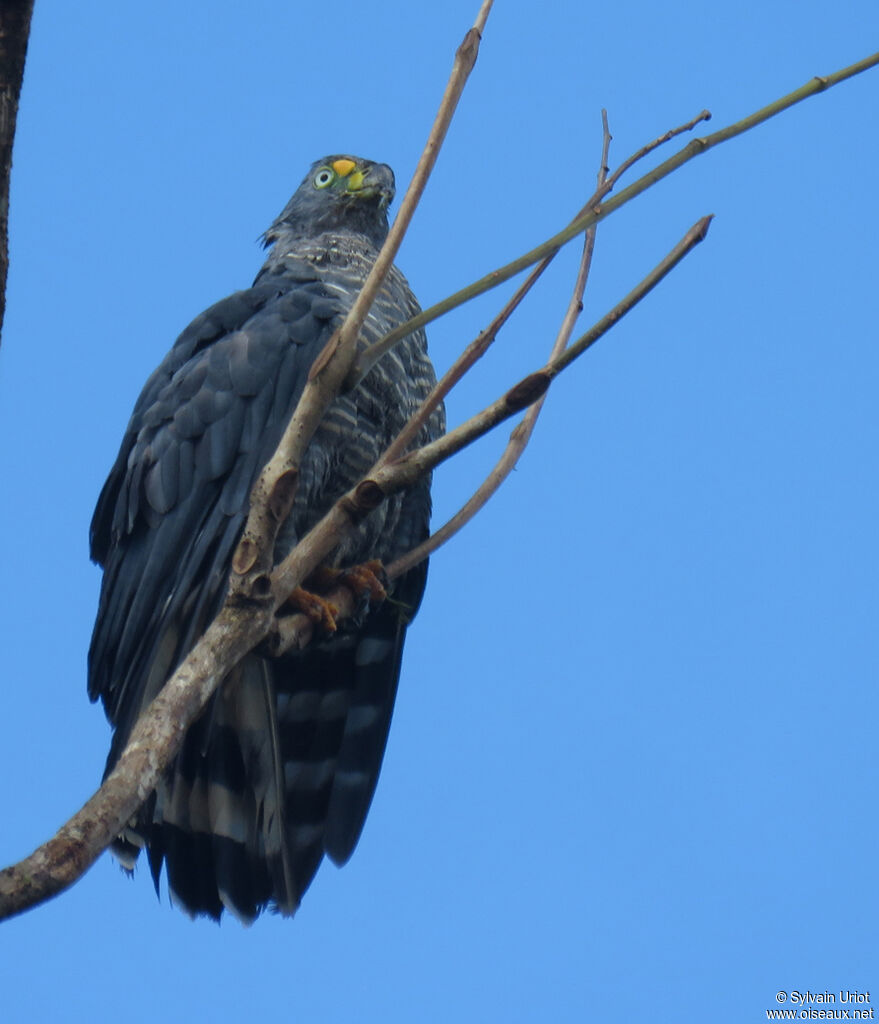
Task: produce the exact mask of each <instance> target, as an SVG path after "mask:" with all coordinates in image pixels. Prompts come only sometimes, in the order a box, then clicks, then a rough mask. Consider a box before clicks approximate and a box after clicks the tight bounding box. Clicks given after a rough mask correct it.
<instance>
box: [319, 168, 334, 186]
mask: <svg viewBox="0 0 879 1024" xmlns="http://www.w3.org/2000/svg"><path fill="white" fill-rule="evenodd" d="M334 178H335V174H334V173H333V172H332V170H331V169H330V168H329V167H321V169H320V170H319V171H318V172H317V174H315V176H314V187H315V188H326V187H327V185H332V183H333V179H334Z"/></svg>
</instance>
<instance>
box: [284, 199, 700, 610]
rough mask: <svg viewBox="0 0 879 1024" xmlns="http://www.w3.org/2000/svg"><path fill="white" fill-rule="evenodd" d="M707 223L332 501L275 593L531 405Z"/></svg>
mask: <svg viewBox="0 0 879 1024" xmlns="http://www.w3.org/2000/svg"><path fill="white" fill-rule="evenodd" d="M710 223H711V217H703V218H702V219H701V220H699V221H698V222H697V223H696V224H694V225H693V227H692V228H690V230H689V231H688V232H687V233H686V234H685V235H684V237H683V238H682V239H681V241H680V242H678V244H677V245H676V246H675V247H674V249H672V250H671V252H670V253H669V254H668V255H667V256H666V257H665V258H664V259H663V260H662V261H661V262H660V263H659V264H657V266H656V267H655V268H654V269H653V270H652V271H651V272H650V273H649V274H648V275H647V276H646V277H645V278H644V279H643V280H642V281H641V282H640V283H639V284H638V285H636V287H635V288H633V289H632V291H630V292H629V294H628V295H626V297H625V298H624V299H623V300H622V301H621V302H619V303H617V305H616V306H614V308H613V309H612V310H611V311H610V312H609V313H607V314H606V315H605V316H603V317H602V318H601V320H599V321H598V323H597V324H595V325H594V326H593V327H591V328H590V329H589V330H588V331H587V332H586V333H585V334H584V335H582V336H581V337H580V338H578V339H577V341H575V342H574V343H573V344H572V345H571V346H570V347H568V348H566V349H565V350H564V351H563V352H561V353H559V354H558V355H556V356H554V357H553V358H552V359H550V360H549V362H548V363H546V365H545V366H544V367H543V368H542V369H540V370H537V371H536V372H535V373H531V374H529V375H528V376H527V377H524V378H523V379H522V380H520V381H519V382H518V384H515V385H514V386H513V387H511V388H510V389H509V390H508V391H507V392H506V393H505V394H504V395H502V396H501V397H500V398H498V399H497V400H496V401H494V402H492V403H491V404H490V405H488V406H486V407H485V408H484V409H483V410H482V411H481V412H478V413H477V414H476V415H475V416H471V418H470V419H469V420H466V421H465V422H464V423H462V424H461V425H460V426H458V427H455V429H454V430H450V431H449V432H448V433H446V434H443V436H442V437H440V438H437V440H435V441H431V442H430V443H429V444H426V445H424V446H423V447H421V448H418V449H416V450H415V451H413V452H409V453H408V454H407V455H404V456H403V457H402V458H399V459H397V460H396V461H395V462H393V463H385V462H384V461H383V460H379V462H377V463H376V465H375V466H373V468H372V469H371V470H370V471H369V473H368V474H367V475H366V477H364V479H363V480H361V481H360V483H358V484H357V485H356V486H354V487H352V488H351V490H349V491H348V492H347V494H344V495H343V496H342V497H341V498H340V499H339V500H338V501H337V502H336V504H335V505H334V506H333V507H332V508H331V509H330V511H329V512H328V513H327V514H326V515H325V516H324V518H323V519H322V520H321V521H320V522H319V523H317V525H316V526H314V527H312V529H311V530H310V531H309V532H308V533H307V534H306V535H305V537H303V538H302V540H300V542H299V543H298V544H297V545H296V547H295V548H294V549H293V550H292V551H291V552H290V554H289V555H287V557H286V558H285V559H284V561H283V562H282V563H281V564H280V565H279V566H278V567H277V568H276V569H275V571H274V572H273V573H272V577H273V581H274V586H275V589H276V590H278V591H281V592H287V593H289V592H290V591H289V590H288V587H289V588H290V589H292V587H291V583H293V581H296V580H301V579H303V578H304V576H305V575H307V573H308V572H309V571H310V569H311V568H313V567H314V566H316V565H319V564H320V563H321V562H322V561H323V560H324V559H325V558H326V557H327V555H328V554H329V553H330V552H331V551H332V550H333V549H334V548H335V546H336V545H337V544H338V542H339V535H340V532H341V531H344V530H347V529H350V528H351V527H352V526H353V525H354V524H356V523H359V522H361V521H362V520H363V518H364V517H365V516H367V515H369V513H370V512H371V511H372V510H373V509H375V508H377V507H378V506H379V505H380V504H381V503H382V502H383V501H384V500H385V498H387V497H389V496H390V495H392V494H396V493H397V492H398V491H401V490H403V489H404V488H407V487H411V486H412V484H413V483H415V481H416V480H418V479H419V477H421V476H424V475H425V474H426V473H430V472H431V471H432V470H434V469H435V468H436V467H437V466H438V465H440V464H441V463H443V462H446V461H447V460H448V459H450V458H451V457H452V456H453V455H456V454H457V453H458V452H459V451H461V450H462V449H463V448H466V447H467V446H468V445H469V444H472V443H473V442H474V441H475V440H477V439H478V438H480V437H483V436H484V435H485V434H487V433H488V432H489V431H490V430H493V429H494V428H495V427H496V426H497V425H498V424H499V423H503V422H504V420H507V419H509V418H510V417H511V416H515V415H516V413H517V412H520V411H521V410H522V409H526V408H527V407H528V406H529V405H532V404H533V403H534V402H536V401H537V400H538V399H539V398H540V396H541V395H543V394H544V393H545V392H546V390H547V388H548V387H549V385H550V384H551V383H552V381H553V380H554V379H555V378H556V377H557V376H558V375H559V374H560V373H561V372H562V371H563V370H564V369H565V368H566V367H568V366H570V365H571V363H572V362H574V360H575V359H577V358H578V357H579V356H581V355H582V354H583V353H584V352H585V351H586V349H587V348H589V347H590V346H592V345H594V344H595V342H596V341H597V340H598V339H599V338H600V337H601V336H602V335H603V334H606V333H607V331H609V330H610V328H611V327H612V326H613V325H614V324H616V323H617V322H618V321H619V320H620V319H621V318H622V317H623V316H625V315H626V313H628V312H629V311H630V310H631V309H633V308H634V307H635V306H636V305H637V304H638V303H639V302H640V301H641V299H643V298H644V296H645V295H647V294H648V292H650V291H651V290H652V289H653V288H655V287H656V285H657V284H659V282H660V281H661V280H662V279H663V278H664V277H665V276H666V274H668V273H670V272H671V271H672V270H673V269H674V268H675V267H676V266H677V265H678V263H680V262H681V260H682V259H683V258H684V257H685V256H686V255H687V254H688V253H689V252H691V251H692V250H693V249H694V248H695V246H697V245H698V244H699V242H701V241H702V240H703V239H704V238H705V236H706V234H707V233H708V226H709V224H710Z"/></svg>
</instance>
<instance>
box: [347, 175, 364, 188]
mask: <svg viewBox="0 0 879 1024" xmlns="http://www.w3.org/2000/svg"><path fill="white" fill-rule="evenodd" d="M359 188H363V171H355V172H354V173H353V174H352V175H351V177H350V178H349V179H348V189H349V191H351V192H356V191H357V190H358V189H359Z"/></svg>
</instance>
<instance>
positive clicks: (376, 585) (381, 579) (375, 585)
mask: <svg viewBox="0 0 879 1024" xmlns="http://www.w3.org/2000/svg"><path fill="white" fill-rule="evenodd" d="M387 581H388V578H387V576H386V574H385V567H384V566H383V565H382V563H381V561H380V560H379V559H378V558H373V559H372V560H371V561H369V562H361V563H360V565H352V566H351V568H350V569H328V568H326V567H325V566H321V567H320V568H318V569H316V570H315V571H314V572H313V573H312V574H311V576H309V578H308V581H307V582H308V584H309V585H310V586H313V587H314V589H315V590H317V591H320V592H323V593H328V592H329V591H330V590H332V589H333V587H338V586H343V587H347V588H348V590H350V591H351V593H352V594H353V595H354V596H355V597H356V598H358V599H360V598H364V597H365V598H367V599H368V600H370V601H384V599H385V598H386V597H387V596H388V592H387V590H385V584H386V583H387Z"/></svg>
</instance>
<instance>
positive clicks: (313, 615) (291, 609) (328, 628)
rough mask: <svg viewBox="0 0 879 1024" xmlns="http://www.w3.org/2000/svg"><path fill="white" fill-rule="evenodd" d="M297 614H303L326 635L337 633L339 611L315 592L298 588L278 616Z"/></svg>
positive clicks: (281, 608) (279, 610) (283, 605)
mask: <svg viewBox="0 0 879 1024" xmlns="http://www.w3.org/2000/svg"><path fill="white" fill-rule="evenodd" d="M296 612H301V613H302V614H303V615H305V616H306V618H308V619H310V620H311V621H312V622H313V623H314V625H315V626H316V627H317V628H318V629H321V630H322V631H323V632H324V633H335V632H336V629H337V626H336V616H337V615H338V614H339V609H338V608H337V607H336V606H335V605H334V604H331V603H330V602H329V601H327V600H325V599H324V598H322V597H321V596H320V595H319V594H316V593H314V591H312V590H306V589H305V587H297V588H296V589H295V590H294V591H293V593H292V594H291V595H290V596H289V597H288V598H287V600H286V601H285V602H284V603H283V604H282V605H281V607H280V608H279V609H278V614H279V616H282V617H283V616H285V615H293V614H295V613H296Z"/></svg>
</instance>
